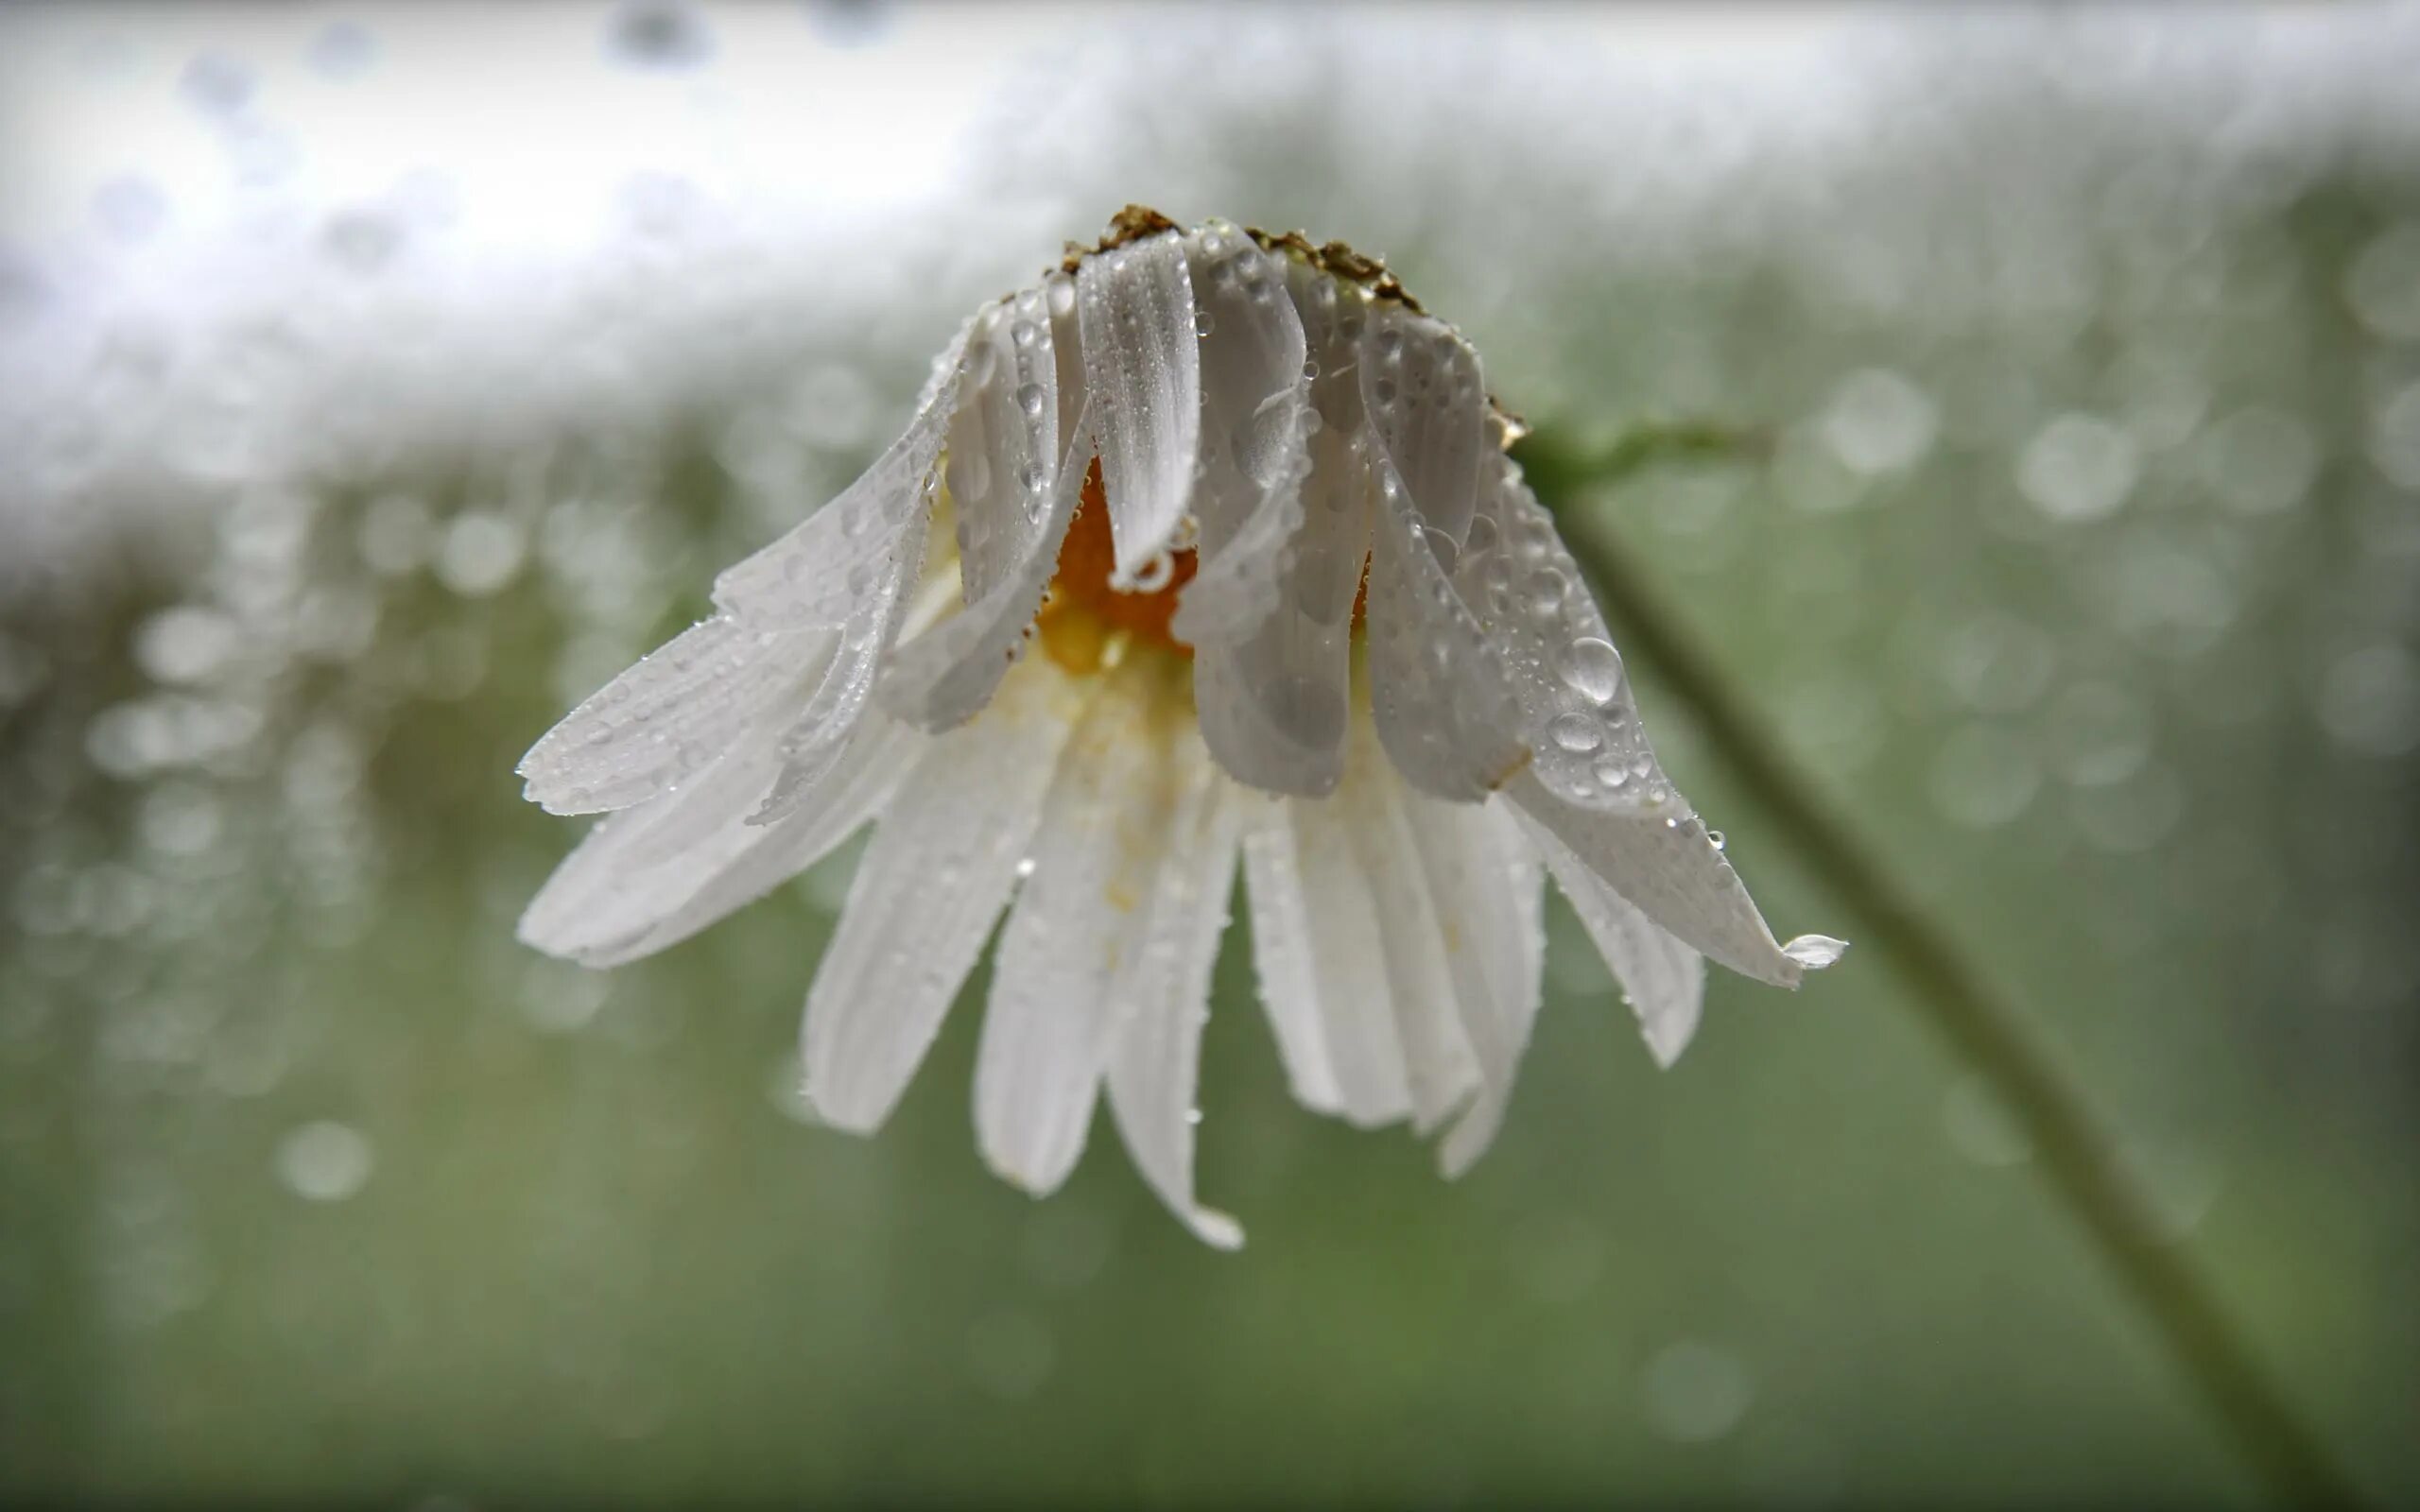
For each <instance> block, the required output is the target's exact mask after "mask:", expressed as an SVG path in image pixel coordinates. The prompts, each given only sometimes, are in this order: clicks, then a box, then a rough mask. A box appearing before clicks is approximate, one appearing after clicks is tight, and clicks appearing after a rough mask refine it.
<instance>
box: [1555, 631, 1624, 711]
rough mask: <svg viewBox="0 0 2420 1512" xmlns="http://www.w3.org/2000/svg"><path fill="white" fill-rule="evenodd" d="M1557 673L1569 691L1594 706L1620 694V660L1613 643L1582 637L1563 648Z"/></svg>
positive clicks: (1591, 637) (1612, 699)
mask: <svg viewBox="0 0 2420 1512" xmlns="http://www.w3.org/2000/svg"><path fill="white" fill-rule="evenodd" d="M1558 670H1560V671H1561V672H1562V674H1563V680H1564V682H1565V683H1566V684H1568V685H1569V686H1570V688H1571V691H1572V692H1574V693H1577V694H1579V695H1580V696H1582V697H1583V698H1586V699H1587V700H1588V701H1589V702H1591V703H1594V704H1599V705H1602V704H1608V703H1611V702H1613V701H1614V695H1615V694H1616V693H1618V692H1620V691H1621V685H1622V659H1621V653H1619V652H1617V651H1616V650H1615V649H1614V647H1613V643H1611V642H1610V641H1602V640H1599V639H1598V638H1597V637H1596V636H1593V635H1583V636H1582V637H1581V638H1580V639H1578V640H1576V641H1574V642H1572V643H1571V644H1569V645H1566V646H1564V648H1563V661H1562V662H1561V663H1560V665H1559V667H1558Z"/></svg>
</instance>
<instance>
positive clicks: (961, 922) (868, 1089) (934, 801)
mask: <svg viewBox="0 0 2420 1512" xmlns="http://www.w3.org/2000/svg"><path fill="white" fill-rule="evenodd" d="M1019 672H1020V675H1019V676H1017V677H1012V678H1010V679H1008V680H1007V682H1006V683H1004V684H1003V685H1002V687H1001V690H1000V696H999V697H997V698H995V699H994V700H993V703H992V706H991V707H990V708H989V709H987V710H986V711H984V716H983V718H982V719H980V720H979V721H977V722H976V723H975V724H973V725H971V726H969V727H967V728H966V729H964V730H956V731H953V732H952V733H950V734H949V735H948V736H946V737H944V738H942V739H941V740H937V741H935V742H933V743H932V745H931V746H930V747H927V748H926V750H925V755H924V758H923V759H922V760H921V761H919V762H918V763H917V764H916V767H915V770H914V771H912V772H910V773H909V774H908V778H907V780H906V782H904V783H903V784H902V785H901V787H900V789H899V791H898V793H897V794H895V795H894V796H893V798H892V799H891V801H890V805H889V806H888V807H887V808H886V809H885V810H884V811H883V815H882V819H881V823H880V825H879V826H878V827H877V828H876V830H875V831H874V837H873V844H872V845H870V846H868V847H867V848H866V854H865V858H864V860H863V861H861V862H860V863H859V864H858V867H857V874H856V880H855V881H854V882H852V883H851V885H850V887H849V901H848V905H847V907H846V908H845V909H844V910H843V912H842V913H841V916H840V927H839V929H838V931H837V932H836V933H835V934H834V936H833V938H832V943H831V946H830V948H829V949H827V950H826V951H825V952H824V953H823V961H822V964H821V967H820V968H818V970H817V971H816V975H815V986H814V988H812V989H811V990H810V991H809V992H808V994H807V1000H806V1019H805V1022H804V1026H803V1029H802V1032H801V1045H800V1051H801V1054H800V1058H801V1059H802V1061H803V1062H804V1065H805V1067H806V1077H807V1081H806V1090H807V1096H808V1099H809V1100H810V1101H811V1102H812V1103H813V1104H814V1106H815V1107H816V1108H817V1109H818V1110H819V1111H820V1112H821V1114H822V1116H823V1117H824V1118H825V1119H827V1120H829V1121H830V1122H831V1123H833V1124H835V1125H838V1126H839V1127H842V1128H846V1129H853V1130H856V1131H858V1132H865V1131H868V1130H871V1129H873V1127H874V1126H875V1125H879V1124H880V1123H881V1122H882V1121H883V1119H884V1118H885V1117H887V1116H888V1115H889V1114H890V1109H891V1107H892V1106H893V1105H894V1104H895V1103H897V1101H898V1100H899V1094H900V1092H901V1091H903V1090H904V1089H905V1088H906V1087H907V1085H908V1077H909V1076H910V1075H912V1074H914V1072H915V1069H916V1063H917V1062H918V1061H920V1060H921V1059H923V1058H924V1055H925V1050H926V1049H927V1048H928V1047H929V1046H930V1045H931V1044H932V1040H933V1035H934V1033H935V1032H936V1031H937V1030H938V1029H939V1028H940V1027H941V1022H942V1014H943V1013H944V1012H946V1011H947V1010H948V1007H949V1005H950V1000H951V999H952V998H953V997H955V996H956V995H957V993H958V988H959V983H961V982H962V981H964V980H965V977H966V972H967V970H968V968H970V967H972V966H973V965H974V964H975V957H976V956H977V954H979V953H980V952H981V951H982V948H983V940H984V936H987V935H989V934H990V933H991V930H992V924H993V921H994V919H997V918H998V917H999V913H1000V908H1001V905H1002V904H1004V903H1006V902H1008V898H1009V893H1010V891H1011V888H1013V887H1014V885H1015V884H1016V870H1017V862H1018V860H1019V859H1020V858H1022V857H1023V856H1024V855H1025V853H1026V848H1027V846H1028V845H1029V844H1030V843H1031V841H1032V838H1033V832H1034V827H1035V825H1036V824H1037V823H1038V822H1039V821H1040V819H1041V816H1042V799H1043V794H1044V793H1045V792H1046V791H1047V790H1048V788H1049V786H1050V774H1051V771H1052V769H1053V767H1054V766H1055V765H1057V762H1058V758H1059V751H1060V748H1061V747H1062V746H1063V745H1064V744H1065V741H1066V737H1067V730H1068V729H1069V727H1070V724H1071V723H1072V714H1073V709H1072V708H1071V703H1072V700H1073V699H1075V698H1076V697H1078V696H1080V693H1079V691H1078V690H1076V689H1074V688H1072V687H1071V685H1070V684H1069V682H1068V680H1067V679H1063V678H1061V677H1060V676H1058V675H1057V673H1056V672H1055V670H1053V669H1051V668H1050V667H1048V666H1046V665H1043V664H1036V665H1033V666H1029V667H1024V668H1020V669H1019Z"/></svg>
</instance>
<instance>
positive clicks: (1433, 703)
mask: <svg viewBox="0 0 2420 1512" xmlns="http://www.w3.org/2000/svg"><path fill="white" fill-rule="evenodd" d="M1377 495H1378V501H1379V503H1378V512H1377V521H1376V528H1375V530H1374V535H1375V538H1376V543H1375V544H1374V546H1373V547H1372V549H1371V553H1370V612H1369V655H1370V693H1371V699H1372V702H1373V704H1374V708H1375V710H1376V713H1377V726H1378V734H1379V737H1380V738H1381V739H1382V740H1383V741H1384V742H1385V743H1386V750H1387V755H1388V756H1389V757H1390V758H1391V759H1392V761H1393V762H1394V765H1395V767H1396V769H1397V770H1399V771H1400V772H1402V773H1403V776H1404V780H1405V781H1406V782H1409V783H1411V785H1412V786H1414V787H1416V788H1418V789H1420V790H1421V791H1422V792H1424V793H1426V794H1428V795H1430V796H1431V797H1434V798H1442V799H1454V800H1456V801H1460V802H1465V803H1470V802H1477V801H1478V800H1479V799H1483V798H1485V797H1486V796H1487V795H1488V794H1490V793H1492V792H1494V791H1495V789H1496V788H1498V787H1501V786H1502V785H1504V783H1505V782H1507V781H1509V780H1510V779H1511V778H1512V776H1513V774H1514V773H1515V772H1518V771H1520V770H1521V769H1522V767H1523V766H1524V765H1526V764H1527V763H1528V762H1529V759H1530V750H1529V747H1527V746H1526V745H1524V744H1522V742H1521V740H1520V739H1519V737H1518V734H1517V731H1518V730H1520V728H1521V724H1520V716H1519V710H1518V709H1517V707H1516V706H1515V705H1514V704H1513V699H1512V696H1511V695H1510V694H1509V693H1508V692H1507V690H1506V679H1505V671H1504V661H1503V657H1502V654H1501V653H1500V652H1499V651H1498V650H1497V648H1496V646H1495V644H1494V643H1493V642H1491V641H1490V640H1489V639H1488V636H1487V633H1486V631H1485V630H1483V629H1482V628H1481V627H1480V626H1479V624H1478V620H1476V619H1475V618H1473V617H1472V615H1471V612H1470V610H1468V609H1467V608H1466V607H1464V605H1463V603H1462V601H1461V598H1460V597H1459V596H1458V595H1457V594H1456V593H1454V588H1453V584H1452V583H1451V582H1449V581H1447V579H1446V577H1445V574H1444V570H1443V568H1442V567H1440V566H1439V565H1438V561H1437V558H1436V555H1435V553H1434V552H1433V551H1432V549H1431V548H1430V546H1429V544H1428V541H1427V539H1426V532H1425V531H1424V529H1423V527H1422V526H1421V524H1420V523H1419V521H1418V520H1417V519H1416V518H1414V516H1413V513H1412V510H1411V506H1410V498H1409V494H1408V492H1407V491H1406V490H1404V489H1403V488H1402V486H1401V484H1400V481H1399V480H1398V479H1396V478H1395V477H1394V476H1393V475H1392V473H1388V474H1384V475H1382V476H1381V477H1380V478H1379V480H1378V489H1377Z"/></svg>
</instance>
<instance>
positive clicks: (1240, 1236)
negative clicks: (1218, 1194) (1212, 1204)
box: [1185, 1208, 1244, 1252]
mask: <svg viewBox="0 0 2420 1512" xmlns="http://www.w3.org/2000/svg"><path fill="white" fill-rule="evenodd" d="M1185 1227H1187V1228H1189V1229H1192V1230H1193V1233H1194V1237H1195V1238H1197V1239H1199V1240H1201V1242H1202V1243H1203V1244H1205V1245H1208V1246H1210V1247H1211V1248H1213V1249H1224V1250H1228V1251H1230V1252H1232V1251H1235V1250H1238V1249H1241V1248H1243V1247H1244V1226H1243V1225H1242V1224H1239V1223H1237V1222H1236V1220H1235V1219H1234V1218H1232V1217H1230V1216H1228V1215H1227V1214H1226V1213H1223V1212H1220V1211H1218V1210H1217V1209H1215V1208H1196V1209H1194V1210H1193V1211H1191V1212H1189V1213H1187V1214H1185Z"/></svg>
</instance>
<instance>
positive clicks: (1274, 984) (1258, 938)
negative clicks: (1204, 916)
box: [1244, 799, 1411, 1127]
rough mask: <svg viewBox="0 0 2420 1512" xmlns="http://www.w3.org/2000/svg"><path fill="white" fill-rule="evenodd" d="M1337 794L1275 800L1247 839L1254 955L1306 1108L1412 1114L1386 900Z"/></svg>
mask: <svg viewBox="0 0 2420 1512" xmlns="http://www.w3.org/2000/svg"><path fill="white" fill-rule="evenodd" d="M1336 808H1337V805H1336V804H1334V803H1332V802H1324V801H1309V800H1305V799H1272V800H1268V801H1267V803H1266V806H1265V807H1264V808H1263V809H1262V811H1261V814H1260V816H1258V818H1257V821H1256V822H1254V823H1253V827H1252V828H1251V830H1250V831H1249V832H1248V833H1247V834H1246V836H1245V840H1244V868H1245V876H1246V879H1247V882H1248V885H1249V891H1250V896H1251V900H1252V921H1253V962H1254V963H1255V965H1256V966H1257V967H1258V970H1259V972H1260V993H1261V1001H1262V1002H1263V1004H1264V1005H1266V1006H1267V1007H1268V1010H1269V1018H1270V1022H1271V1026H1272V1027H1273V1028H1274V1029H1275V1031H1276V1034H1277V1045H1278V1050H1279V1052H1280V1053H1281V1054H1282V1055H1283V1056H1284V1057H1285V1061H1286V1072H1287V1076H1288V1080H1289V1081H1290V1082H1291V1083H1292V1085H1293V1088H1294V1095H1295V1096H1296V1097H1297V1098H1299V1099H1301V1101H1302V1102H1303V1104H1304V1106H1305V1107H1307V1108H1314V1109H1316V1110H1318V1111H1320V1112H1337V1113H1341V1114H1342V1115H1343V1116H1344V1117H1345V1118H1346V1119H1347V1120H1349V1121H1351V1122H1352V1123H1355V1124H1357V1125H1363V1126H1365V1127H1368V1126H1374V1125H1380V1124H1388V1123H1392V1122H1393V1121H1394V1120H1396V1119H1399V1118H1402V1117H1403V1116H1404V1115H1406V1114H1407V1113H1409V1112H1410V1111H1411V1092H1410V1088H1409V1083H1408V1081H1407V1079H1406V1074H1405V1069H1404V1056H1403V1044H1402V1041H1401V1040H1400V1039H1398V1038H1397V1035H1396V1030H1395V1021H1394V1015H1393V1013H1392V1011H1391V1010H1390V1009H1389V1007H1388V1005H1387V974H1386V968H1385V965H1384V962H1383V956H1382V954H1381V951H1382V947H1381V945H1380V942H1379V935H1378V916H1377V906H1376V904H1375V903H1374V902H1373V901H1372V899H1371V896H1370V887H1369V884H1368V882H1367V881H1366V880H1365V878H1364V876H1363V874H1362V870H1361V866H1360V862H1359V860H1358V859H1357V857H1356V856H1355V855H1354V853H1353V839H1352V835H1351V833H1350V832H1349V828H1348V826H1347V824H1346V823H1345V821H1344V820H1343V819H1342V818H1340V816H1338V815H1337V813H1336Z"/></svg>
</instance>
